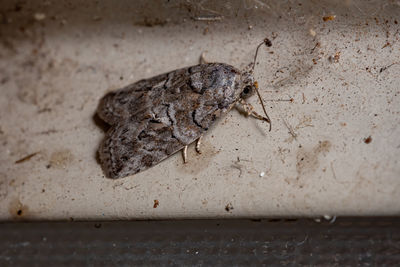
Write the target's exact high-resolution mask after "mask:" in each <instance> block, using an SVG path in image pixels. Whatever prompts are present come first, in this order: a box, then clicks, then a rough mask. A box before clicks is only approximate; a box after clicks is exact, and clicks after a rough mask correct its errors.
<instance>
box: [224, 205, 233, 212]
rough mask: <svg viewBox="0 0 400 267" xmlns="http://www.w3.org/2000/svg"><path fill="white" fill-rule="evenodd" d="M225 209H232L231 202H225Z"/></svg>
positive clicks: (228, 210)
mask: <svg viewBox="0 0 400 267" xmlns="http://www.w3.org/2000/svg"><path fill="white" fill-rule="evenodd" d="M225 210H226V211H227V212H230V211H231V210H233V206H232V203H228V204H226V206H225Z"/></svg>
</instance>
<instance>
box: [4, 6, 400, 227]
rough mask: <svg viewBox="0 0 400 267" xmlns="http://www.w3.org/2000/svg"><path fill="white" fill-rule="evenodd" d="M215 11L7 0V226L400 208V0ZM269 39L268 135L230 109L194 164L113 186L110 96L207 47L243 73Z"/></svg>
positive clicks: (261, 69) (215, 58)
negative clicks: (104, 151)
mask: <svg viewBox="0 0 400 267" xmlns="http://www.w3.org/2000/svg"><path fill="white" fill-rule="evenodd" d="M213 2H214V1H154V0H153V1H74V0H71V1H44V2H43V1H27V2H17V3H16V2H15V1H3V2H2V4H1V5H0V88H1V96H0V146H1V151H2V152H1V153H0V219H2V220H12V219H21V218H22V219H69V218H74V219H127V218H193V217H208V218H215V217H264V216H288V215H292V216H298V215H304V216H322V215H328V216H334V215H338V216H340V215H388V214H392V215H394V214H399V212H400V164H399V159H400V126H399V122H400V116H399V112H400V78H399V77H400V76H399V73H400V60H399V58H400V42H399V38H400V33H399V31H400V24H399V23H400V17H399V14H400V6H399V4H398V3H397V2H395V1H368V4H366V3H363V2H364V1H308V2H307V1H268V2H267V1H250V0H249V1H221V2H218V3H217V4H216V3H213ZM265 37H268V38H269V39H270V40H271V41H272V47H269V48H263V49H262V50H260V53H259V60H258V62H259V64H258V65H257V67H256V73H255V76H256V78H257V79H258V82H259V85H260V88H261V89H260V90H261V94H262V96H263V98H264V101H265V102H266V105H267V110H268V113H269V116H270V117H271V119H272V122H273V128H272V131H271V132H268V126H267V125H266V124H265V123H262V122H260V121H256V120H254V119H251V118H246V117H245V116H243V115H241V114H240V113H239V112H237V111H236V110H232V111H231V112H230V113H229V114H228V115H227V116H226V117H224V118H222V120H220V121H219V123H218V124H217V125H216V126H215V127H214V128H213V129H212V130H211V131H209V132H208V134H207V135H206V136H205V138H204V141H203V153H202V154H201V155H197V154H196V153H195V152H194V147H190V148H189V162H188V163H187V164H185V165H184V164H182V157H181V155H180V154H179V153H178V154H176V155H174V156H172V157H170V158H169V159H167V160H165V161H163V162H162V163H160V164H159V165H157V166H155V167H153V168H151V169H149V170H147V171H145V172H142V173H139V174H137V175H134V176H130V177H127V178H124V179H119V180H110V179H107V178H105V177H104V175H103V172H102V170H101V168H100V165H99V163H98V162H97V160H96V151H97V148H98V145H99V143H100V142H101V140H102V138H103V137H104V129H105V127H104V125H103V124H102V123H101V122H100V121H99V120H98V119H97V118H96V117H95V116H94V115H95V110H96V107H97V105H98V101H99V99H100V98H101V97H102V96H103V95H104V94H105V93H106V92H109V91H111V90H114V89H118V88H120V87H122V86H125V85H127V84H129V83H133V82H135V81H137V80H139V79H142V78H148V77H152V76H154V75H157V74H160V73H164V72H167V71H171V70H174V69H177V68H181V67H185V66H190V65H195V64H198V63H199V58H200V55H201V54H203V53H204V54H203V55H204V57H205V59H206V60H207V61H210V62H224V63H229V64H231V65H233V66H235V67H238V68H243V67H244V66H245V65H247V64H248V63H249V62H250V61H251V60H252V59H253V55H254V50H255V47H256V45H257V44H258V43H259V42H260V41H261V40H262V39H263V38H265ZM250 102H251V103H252V104H253V106H254V107H255V108H256V110H257V111H259V112H261V106H260V105H259V103H258V100H257V98H256V97H253V98H251V99H250ZM155 203H157V205H155Z"/></svg>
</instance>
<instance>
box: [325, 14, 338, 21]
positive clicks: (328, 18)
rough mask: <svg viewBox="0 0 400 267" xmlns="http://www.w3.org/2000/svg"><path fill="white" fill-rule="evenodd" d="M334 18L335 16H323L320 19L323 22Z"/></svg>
mask: <svg viewBox="0 0 400 267" xmlns="http://www.w3.org/2000/svg"><path fill="white" fill-rule="evenodd" d="M335 18H336V15H330V16H325V17H322V20H323V21H330V20H334V19H335Z"/></svg>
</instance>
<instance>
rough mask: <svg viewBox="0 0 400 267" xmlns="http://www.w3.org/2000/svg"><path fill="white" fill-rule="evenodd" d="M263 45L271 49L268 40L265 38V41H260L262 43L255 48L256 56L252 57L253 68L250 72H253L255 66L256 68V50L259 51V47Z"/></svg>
mask: <svg viewBox="0 0 400 267" xmlns="http://www.w3.org/2000/svg"><path fill="white" fill-rule="evenodd" d="M263 44H265V45H266V46H268V47H271V46H272V43H271V41H270V40H269V39H268V38H265V39H264V40H263V41H262V43H260V44H259V45H258V46H257V48H256V54H255V55H254V61H253V68H252V71H254V68H255V66H256V60H257V55H258V49H260V47H261V46H262V45H263Z"/></svg>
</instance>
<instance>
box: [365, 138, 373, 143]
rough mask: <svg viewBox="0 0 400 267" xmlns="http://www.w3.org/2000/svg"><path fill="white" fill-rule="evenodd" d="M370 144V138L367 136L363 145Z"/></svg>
mask: <svg viewBox="0 0 400 267" xmlns="http://www.w3.org/2000/svg"><path fill="white" fill-rule="evenodd" d="M371 142H372V137H371V136H368V137H367V138H365V139H364V143H366V144H369V143H371Z"/></svg>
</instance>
